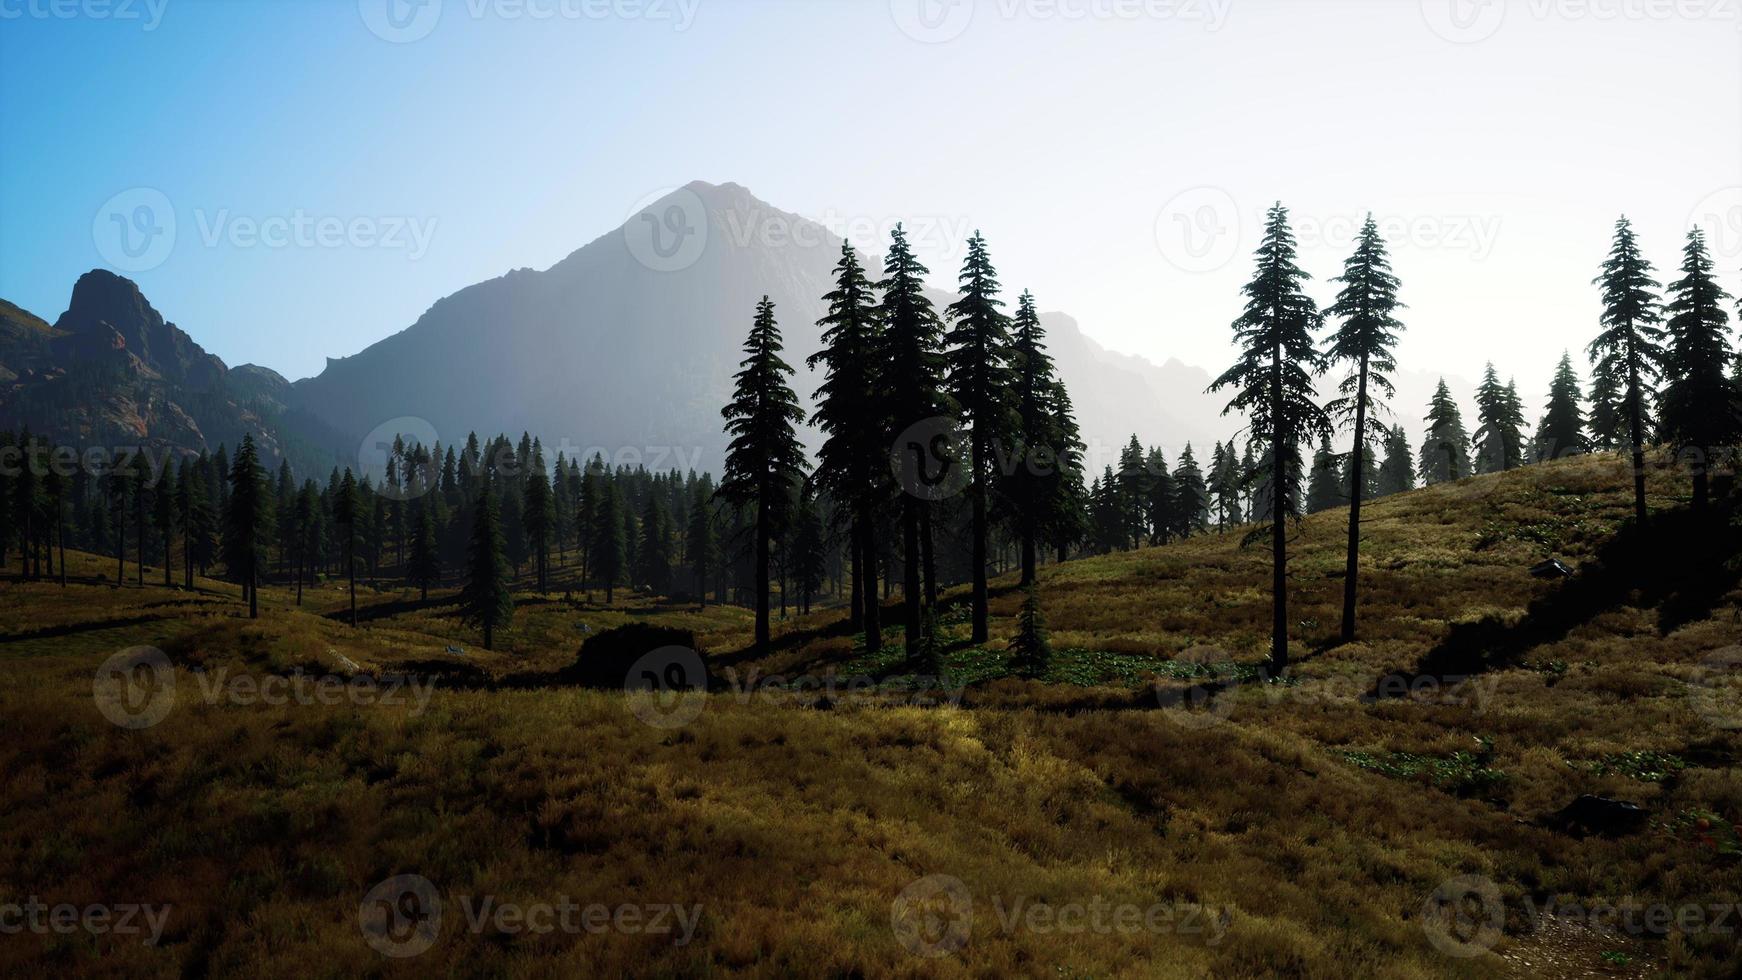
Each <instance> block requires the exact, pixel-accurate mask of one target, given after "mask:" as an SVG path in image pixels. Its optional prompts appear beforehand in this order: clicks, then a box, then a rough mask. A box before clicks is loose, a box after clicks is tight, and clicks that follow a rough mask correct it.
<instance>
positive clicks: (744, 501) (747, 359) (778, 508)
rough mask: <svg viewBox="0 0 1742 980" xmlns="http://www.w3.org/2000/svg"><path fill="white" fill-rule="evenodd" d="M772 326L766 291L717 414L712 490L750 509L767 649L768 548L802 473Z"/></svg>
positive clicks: (796, 416)
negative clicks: (721, 446)
mask: <svg viewBox="0 0 1742 980" xmlns="http://www.w3.org/2000/svg"><path fill="white" fill-rule="evenodd" d="M780 352H781V339H780V327H779V325H778V324H777V323H776V322H775V319H774V303H772V302H771V301H770V300H769V299H768V297H766V296H764V297H762V302H760V303H758V304H757V306H756V321H755V323H754V325H753V326H752V327H751V329H750V336H749V337H748V338H747V339H746V340H745V341H744V360H743V361H742V362H740V364H739V368H740V369H739V371H738V374H737V376H736V377H735V379H734V380H735V382H736V384H735V387H734V389H733V396H732V401H731V403H730V404H728V405H727V406H726V407H725V408H724V409H722V410H721V414H722V415H724V416H725V418H726V420H727V421H726V432H727V433H728V434H729V435H731V437H732V441H731V444H730V445H729V446H728V447H727V449H726V465H725V471H724V473H723V474H722V475H721V478H720V489H719V490H718V491H716V495H717V496H718V497H720V498H721V499H722V500H726V501H728V502H730V503H732V504H734V505H736V506H738V507H739V508H741V509H745V510H754V512H755V522H756V525H755V530H754V532H753V533H754V535H755V541H754V542H753V548H754V551H755V556H756V557H755V562H756V567H755V575H756V648H757V649H758V650H760V651H763V652H767V650H768V643H769V638H770V630H769V625H768V561H769V549H770V547H771V546H772V544H773V543H774V541H775V540H776V539H777V538H779V537H780V536H781V535H783V534H784V533H785V532H786V530H787V527H788V522H789V520H790V518H791V509H792V508H791V501H792V496H791V493H790V491H791V490H792V488H793V487H794V486H795V485H796V484H797V483H798V482H799V481H800V480H801V479H803V478H804V470H805V458H804V450H803V448H801V447H800V446H799V444H798V437H797V435H796V434H795V433H794V431H793V426H794V425H796V424H798V423H801V422H803V421H804V410H803V409H801V408H800V407H799V405H798V398H797V396H795V395H794V394H793V393H792V388H791V386H790V385H789V384H788V383H787V376H788V375H790V374H792V373H793V371H792V367H791V366H790V365H788V364H787V363H786V362H785V361H783V360H781V358H780Z"/></svg>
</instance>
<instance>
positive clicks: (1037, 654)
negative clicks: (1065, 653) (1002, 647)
mask: <svg viewBox="0 0 1742 980" xmlns="http://www.w3.org/2000/svg"><path fill="white" fill-rule="evenodd" d="M1051 664H1052V645H1051V644H1049V643H1048V642H1047V638H1046V622H1045V620H1044V619H1043V618H1042V616H1041V612H1040V595H1039V593H1038V592H1037V591H1036V589H1035V587H1034V586H1029V587H1028V590H1027V594H1026V595H1025V596H1023V599H1022V611H1021V612H1019V613H1017V616H1016V635H1015V636H1013V637H1011V638H1010V669H1011V671H1012V672H1013V673H1015V674H1016V676H1018V677H1026V678H1029V679H1031V680H1035V679H1039V678H1041V677H1044V676H1046V672H1047V669H1048V668H1049V667H1050V666H1051Z"/></svg>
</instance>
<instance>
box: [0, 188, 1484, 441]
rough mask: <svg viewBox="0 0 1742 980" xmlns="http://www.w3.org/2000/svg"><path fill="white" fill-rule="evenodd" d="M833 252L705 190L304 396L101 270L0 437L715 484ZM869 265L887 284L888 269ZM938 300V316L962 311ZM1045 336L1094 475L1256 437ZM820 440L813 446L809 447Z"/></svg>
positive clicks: (740, 192) (9, 365)
mask: <svg viewBox="0 0 1742 980" xmlns="http://www.w3.org/2000/svg"><path fill="white" fill-rule="evenodd" d="M840 249H841V239H840V237H838V236H837V235H835V234H834V233H832V232H831V231H829V230H828V229H826V228H824V227H822V226H821V225H819V224H817V223H815V222H813V221H810V220H809V219H806V218H803V217H801V216H799V215H795V214H791V213H788V212H785V211H781V210H779V209H777V208H775V207H773V206H772V205H769V204H767V203H765V202H763V201H761V200H759V199H757V198H756V197H755V196H754V195H752V194H751V193H750V192H749V191H748V190H746V189H745V188H743V187H741V186H739V185H737V184H732V183H726V184H720V185H714V184H708V183H702V182H696V183H691V184H688V185H686V186H684V187H682V188H678V189H676V190H674V191H672V192H671V193H669V194H667V195H665V196H663V197H661V198H659V199H658V200H655V201H654V202H653V203H652V204H650V205H648V206H647V207H645V208H643V209H641V210H640V211H639V212H637V213H636V214H635V215H633V216H631V218H630V219H629V221H628V222H626V223H625V224H624V225H623V226H622V227H621V228H618V229H615V230H613V231H611V232H609V233H607V234H605V235H604V236H602V237H600V238H598V239H596V240H594V241H593V242H591V243H589V244H587V245H585V246H583V247H581V248H580V249H578V250H576V251H575V252H573V253H571V254H570V255H569V256H568V257H566V258H564V259H563V260H562V261H560V262H558V263H557V264H556V265H554V266H552V267H550V268H549V269H546V270H543V271H535V270H531V269H518V270H514V271H512V272H509V273H507V274H506V275H503V276H501V277H499V278H496V279H491V280H489V281H487V282H481V283H477V284H475V285H472V286H467V287H465V288H464V289H461V290H459V291H458V292H455V293H453V294H451V295H449V296H447V297H445V298H443V299H441V300H439V301H437V302H436V303H435V304H434V305H433V306H432V307H430V309H429V310H428V311H427V312H425V313H424V314H423V315H422V316H421V317H419V318H418V320H417V322H415V323H413V324H411V325H410V326H409V327H407V328H405V329H404V330H401V331H399V332H398V333H395V334H393V335H391V336H389V337H387V338H385V339H383V340H381V341H379V342H377V343H375V344H372V345H370V346H369V347H367V348H365V349H364V350H362V351H360V352H358V353H356V354H353V355H351V356H349V357H341V358H329V359H328V361H327V365H326V368H325V369H324V370H323V371H322V372H321V373H320V374H319V375H317V376H315V377H311V378H305V379H302V380H299V381H296V382H294V383H293V382H290V381H287V380H286V379H285V378H284V377H282V376H281V375H279V374H278V373H276V372H274V371H272V370H270V369H268V368H263V367H259V366H255V365H242V366H240V367H236V368H229V367H227V366H226V365H225V364H224V362H223V361H222V360H220V359H218V358H217V357H215V356H213V355H211V354H209V353H207V352H206V351H205V350H204V349H203V348H201V347H200V345H199V344H198V343H197V342H195V341H194V340H193V338H192V337H190V336H189V335H188V334H187V333H186V332H184V331H183V330H181V329H180V328H178V327H177V326H176V325H175V324H174V323H170V322H167V321H166V320H165V319H164V317H163V316H162V315H161V314H159V313H158V312H157V310H155V309H154V308H153V307H152V306H151V304H150V303H149V302H148V301H147V300H146V298H145V297H144V295H143V294H142V293H141V292H140V290H139V288H138V287H137V286H136V285H135V284H134V283H133V282H131V281H130V280H127V279H125V278H122V277H120V276H117V275H115V274H113V273H110V272H106V271H103V270H94V271H92V272H89V273H86V274H85V275H83V276H81V277H80V278H79V280H78V282H77V284H76V285H75V286H74V288H73V295H72V299H71V301H70V302H69V304H68V307H67V310H66V312H65V313H63V314H62V315H61V316H60V318H59V319H58V320H56V321H55V323H54V324H53V325H52V326H50V325H49V324H47V323H46V322H45V321H43V320H41V319H40V318H38V317H36V316H34V315H32V314H30V313H28V312H26V311H24V310H21V309H19V308H17V307H16V306H13V305H12V304H10V303H5V302H4V301H0V425H6V426H11V427H17V426H18V425H20V424H29V425H30V426H31V427H32V428H33V430H34V431H36V432H38V433H41V434H45V435H48V436H50V437H51V438H54V439H58V440H69V441H73V442H75V443H78V444H83V445H96V444H113V445H126V444H138V443H144V444H149V445H153V446H156V447H175V448H179V449H185V450H198V449H211V448H215V447H216V446H217V444H218V443H221V442H227V443H230V444H232V445H233V444H234V443H235V442H236V441H237V440H239V439H240V437H241V434H242V433H243V432H244V431H252V432H255V433H256V439H257V441H259V442H260V443H261V445H262V448H263V451H264V452H265V454H266V455H267V457H268V458H269V459H276V458H279V457H288V458H290V459H291V460H292V462H293V464H294V465H296V466H298V467H299V468H301V467H304V466H307V467H309V469H308V470H307V471H308V472H314V473H319V472H324V471H325V469H326V468H327V467H329V466H331V465H335V464H337V465H348V466H355V467H360V468H362V469H364V470H369V469H372V468H373V466H372V465H371V464H374V463H378V462H379V460H380V454H379V451H378V449H376V448H374V447H377V446H378V444H379V440H380V439H381V438H382V437H383V435H385V436H386V438H388V439H391V436H392V434H393V433H398V432H403V433H405V434H406V435H409V436H416V437H418V438H420V439H422V440H424V441H430V440H434V439H439V440H440V441H441V442H443V443H446V444H452V443H455V442H459V441H462V440H464V439H465V437H466V434H467V433H468V432H470V431H473V430H476V431H478V432H479V433H480V434H481V435H483V434H489V433H495V432H498V431H501V432H508V433H510V434H515V433H519V432H521V431H529V432H532V433H534V434H536V435H538V436H539V437H540V438H541V439H542V440H543V441H544V443H545V444H546V446H547V447H548V449H549V451H550V452H551V453H552V454H554V452H555V450H557V449H562V450H564V451H566V452H568V453H569V454H570V455H574V454H576V453H583V454H585V455H588V456H590V455H591V454H592V453H593V452H595V451H597V452H602V453H604V454H605V456H606V457H607V458H608V459H615V460H617V461H619V462H625V463H628V464H630V465H635V464H637V463H645V464H646V465H648V466H649V467H651V468H657V469H669V468H672V467H681V468H686V469H687V468H695V469H700V470H715V471H717V470H718V468H719V465H720V461H721V459H722V457H723V451H724V448H725V441H726V440H725V437H724V435H723V434H722V432H721V428H720V406H722V405H724V404H725V403H726V401H727V399H728V395H729V393H730V390H731V384H732V375H733V373H734V372H735V371H736V369H737V364H738V361H739V359H740V353H739V346H740V344H741V343H742V339H743V337H744V335H745V333H746V332H747V330H748V328H749V325H750V321H751V318H752V314H753V312H754V309H755V305H756V302H757V301H758V300H759V299H760V298H761V297H762V296H764V295H767V296H768V297H770V298H771V299H772V300H773V301H774V303H775V304H776V311H777V315H778V317H779V319H780V323H781V327H782V331H783V333H784V336H785V342H786V353H787V360H788V362H789V363H791V364H792V365H793V366H794V368H795V369H796V370H797V375H796V377H795V379H794V385H793V386H794V388H795V390H797V391H798V392H799V393H800V395H801V398H803V399H805V400H806V401H807V402H808V400H809V395H810V393H811V392H813V391H815V390H816V388H817V386H818V384H819V383H820V378H819V377H818V376H816V375H815V374H814V373H812V372H811V371H810V370H809V369H808V367H807V366H806V364H805V361H806V359H807V358H808V357H809V356H810V355H812V354H814V353H815V352H816V351H817V350H818V348H819V347H820V330H819V329H818V327H817V325H816V321H817V320H818V319H819V318H820V317H821V316H822V315H823V313H824V304H823V301H822V298H821V297H822V296H823V295H824V294H825V293H826V292H828V291H829V290H830V289H831V288H832V282H833V276H832V272H833V268H834V265H835V263H836V262H837V261H838V259H839V257H840ZM861 258H862V261H863V262H864V263H865V265H866V267H867V269H868V270H869V272H870V273H871V274H872V275H873V277H875V275H876V274H877V271H878V270H879V269H880V268H881V260H880V258H879V257H877V256H865V255H862V256H861ZM953 271H954V270H933V273H934V277H936V276H939V275H940V273H941V274H942V275H953ZM932 299H933V300H934V302H935V303H937V304H938V306H939V308H940V309H941V308H942V307H943V306H944V305H946V304H948V303H949V302H951V301H953V299H954V294H952V293H950V292H948V291H945V290H934V291H933V295H932ZM1010 299H1011V300H1012V301H1013V299H1014V297H1010ZM1042 322H1043V324H1044V325H1045V327H1046V329H1047V335H1048V343H1049V345H1050V347H1051V350H1052V354H1053V356H1054V358H1055V360H1056V362H1057V365H1058V370H1059V373H1060V376H1061V377H1062V378H1063V379H1064V381H1065V383H1066V384H1067V386H1068V387H1069V389H1070V391H1071V394H1072V398H1073V400H1074V402H1075V405H1076V409H1077V414H1078V420H1079V423H1080V425H1081V428H1082V431H1083V435H1084V439H1085V441H1086V442H1088V443H1089V447H1090V456H1089V462H1090V463H1091V465H1093V466H1094V467H1096V468H1098V467H1099V466H1101V465H1103V464H1106V463H1111V462H1113V460H1114V457H1115V456H1116V455H1117V452H1118V449H1119V447H1120V446H1122V445H1123V444H1124V443H1125V441H1126V440H1127V439H1129V437H1130V436H1131V434H1133V433H1136V434H1137V435H1138V436H1139V438H1140V439H1141V440H1142V441H1143V442H1144V443H1145V444H1146V445H1160V446H1162V447H1163V448H1164V449H1166V450H1167V451H1168V452H1169V455H1170V456H1171V455H1172V454H1174V453H1177V452H1178V451H1179V449H1180V448H1181V447H1183V445H1184V444H1185V443H1186V442H1188V441H1190V442H1193V443H1195V444H1197V445H1198V446H1199V447H1200V455H1202V454H1203V453H1204V452H1207V449H1208V446H1209V444H1210V443H1212V442H1213V441H1215V440H1217V439H1226V438H1229V437H1230V436H1232V435H1233V434H1234V433H1235V432H1237V431H1238V430H1239V428H1240V427H1241V425H1242V421H1241V420H1240V419H1238V418H1234V417H1226V418H1224V417H1222V415H1221V409H1222V406H1223V405H1224V404H1226V399H1225V398H1224V397H1223V396H1218V395H1210V394H1208V393H1206V391H1205V389H1206V387H1207V386H1208V385H1209V384H1210V382H1211V380H1212V377H1211V375H1210V373H1209V372H1207V371H1205V370H1203V369H1201V368H1196V367H1192V366H1189V365H1186V364H1183V363H1181V362H1179V361H1177V360H1173V359H1169V360H1168V361H1167V362H1165V363H1163V364H1159V365H1158V364H1155V363H1153V362H1151V361H1147V360H1145V359H1143V358H1140V357H1135V356H1131V355H1126V354H1120V353H1116V352H1113V351H1109V350H1107V349H1106V348H1105V347H1103V346H1101V345H1100V344H1098V343H1096V342H1095V341H1094V340H1093V339H1091V338H1090V337H1089V336H1088V335H1087V334H1085V333H1084V332H1083V330H1082V329H1081V328H1080V327H1079V326H1078V324H1077V322H1076V321H1075V320H1074V319H1072V318H1071V317H1069V316H1067V315H1066V314H1064V313H1058V312H1051V313H1045V314H1043V315H1042ZM1398 380H1399V399H1398V401H1399V404H1401V405H1403V406H1411V405H1425V404H1426V401H1427V396H1428V394H1429V393H1430V392H1431V389H1432V384H1433V383H1434V380H1435V379H1433V378H1432V377H1430V376H1428V375H1426V374H1414V373H1406V374H1404V375H1402V376H1400V377H1399V379H1398ZM1458 388H1462V389H1463V390H1462V391H1461V392H1459V393H1460V394H1461V395H1467V393H1468V386H1467V385H1455V386H1454V390H1457V389H1458ZM1403 414H1404V415H1405V416H1412V415H1413V414H1414V412H1413V411H1409V412H1404V413H1403ZM1408 427H1409V428H1411V429H1414V428H1415V426H1414V425H1413V424H1409V425H1408ZM806 437H807V439H808V440H809V441H811V442H812V444H813V445H814V444H815V442H816V440H817V436H816V434H815V433H814V432H809V431H808V430H807V432H806Z"/></svg>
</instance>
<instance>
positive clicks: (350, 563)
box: [345, 554, 488, 649]
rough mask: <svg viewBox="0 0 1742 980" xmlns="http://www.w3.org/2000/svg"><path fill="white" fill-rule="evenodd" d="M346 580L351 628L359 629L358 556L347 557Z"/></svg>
mask: <svg viewBox="0 0 1742 980" xmlns="http://www.w3.org/2000/svg"><path fill="white" fill-rule="evenodd" d="M345 578H346V579H347V580H348V581H349V582H350V587H351V628H352V629H356V628H357V556H356V555H355V554H349V555H346V556H345ZM486 649H488V648H486Z"/></svg>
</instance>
